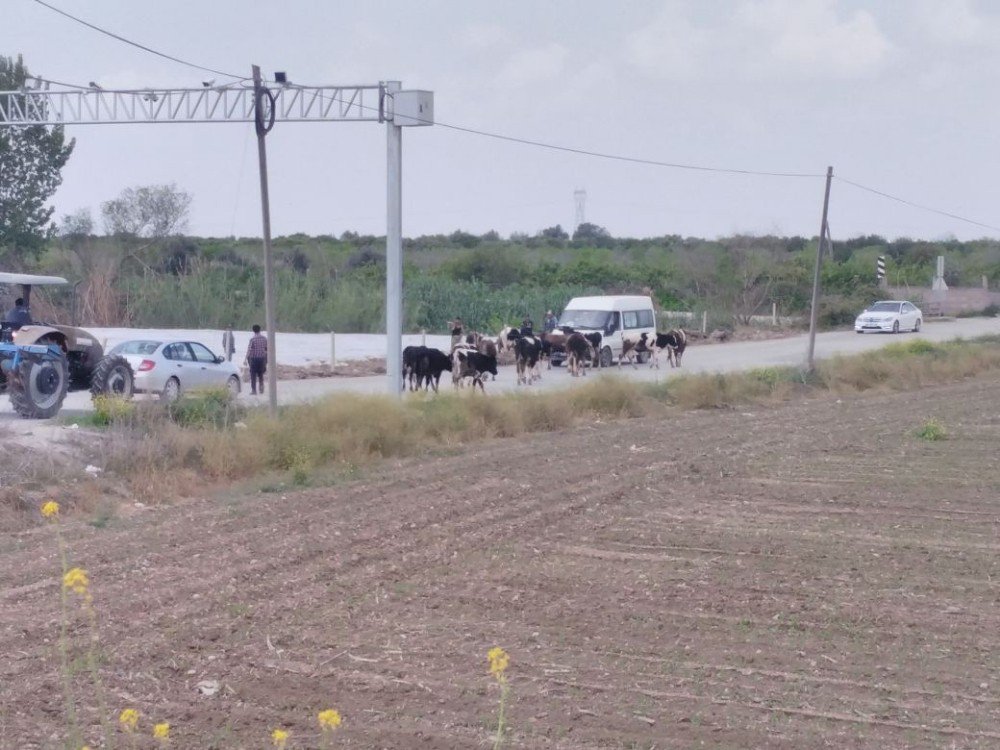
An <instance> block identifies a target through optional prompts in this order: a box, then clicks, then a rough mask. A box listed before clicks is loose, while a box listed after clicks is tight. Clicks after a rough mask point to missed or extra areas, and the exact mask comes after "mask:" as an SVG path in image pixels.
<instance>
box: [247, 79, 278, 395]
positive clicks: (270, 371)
mask: <svg viewBox="0 0 1000 750" xmlns="http://www.w3.org/2000/svg"><path fill="white" fill-rule="evenodd" d="M252 70H253V87H254V93H255V94H259V93H260V91H261V89H262V88H263V84H262V83H261V80H260V66H259V65H254V66H253V67H252ZM261 101H263V100H262V98H261V97H260V96H255V98H254V102H257V103H259V102H261ZM256 117H257V121H256V124H257V128H256V129H257V158H258V161H259V162H260V209H261V213H262V214H263V218H264V327H265V328H267V402H268V410H269V411H270V413H271V414H272V415H273V414H275V413H277V411H278V353H277V349H276V346H275V335H274V334H275V327H276V325H277V323H276V322H275V316H274V258H273V257H272V255H271V201H270V198H269V196H268V191H267V149H266V148H265V146H264V138H265V137H266V136H267V131H268V130H270V128H269V127H268V128H265V127H262V125H261V123H262V122H263V121H264V118H263V116H262V115H261V114H260V113H256ZM272 124H273V123H272Z"/></svg>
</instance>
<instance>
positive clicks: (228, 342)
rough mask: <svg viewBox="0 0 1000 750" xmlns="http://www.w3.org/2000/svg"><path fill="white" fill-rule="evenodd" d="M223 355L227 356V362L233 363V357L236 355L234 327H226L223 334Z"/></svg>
mask: <svg viewBox="0 0 1000 750" xmlns="http://www.w3.org/2000/svg"><path fill="white" fill-rule="evenodd" d="M222 353H223V354H225V355H226V361H227V362H232V361H233V355H234V354H236V337H235V336H234V335H233V327H232V326H226V330H225V331H223V332H222Z"/></svg>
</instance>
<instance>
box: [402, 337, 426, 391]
mask: <svg viewBox="0 0 1000 750" xmlns="http://www.w3.org/2000/svg"><path fill="white" fill-rule="evenodd" d="M426 352H427V347H426V346H408V347H406V348H404V349H403V390H406V381H407V380H409V381H410V390H411V391H415V390H417V388H418V387H419V385H418V382H417V362H418V361H420V358H421V357H423V356H424V355H425V353H426Z"/></svg>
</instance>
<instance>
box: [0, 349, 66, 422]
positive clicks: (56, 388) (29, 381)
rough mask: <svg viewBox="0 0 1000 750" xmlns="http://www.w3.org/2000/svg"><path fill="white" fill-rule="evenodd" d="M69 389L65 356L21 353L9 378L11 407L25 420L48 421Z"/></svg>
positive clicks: (50, 351)
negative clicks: (18, 361)
mask: <svg viewBox="0 0 1000 750" xmlns="http://www.w3.org/2000/svg"><path fill="white" fill-rule="evenodd" d="M68 389H69V370H68V368H67V365H66V357H64V356H63V355H62V354H57V353H56V352H54V351H53V350H51V349H50V350H49V351H47V352H45V354H34V353H31V352H21V362H20V363H19V364H18V366H17V367H16V368H14V369H12V370H11V371H10V373H9V375H8V391H9V392H10V404H11V406H13V407H14V411H16V412H17V413H18V414H20V415H21V416H22V417H24V418H25V419H49V418H50V417H54V416H55V415H56V414H58V413H59V409H60V408H62V403H63V400H64V399H65V398H66V391H67V390H68Z"/></svg>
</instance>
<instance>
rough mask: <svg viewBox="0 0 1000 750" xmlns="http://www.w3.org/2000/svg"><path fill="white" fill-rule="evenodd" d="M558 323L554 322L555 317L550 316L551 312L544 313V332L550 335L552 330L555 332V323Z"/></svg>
mask: <svg viewBox="0 0 1000 750" xmlns="http://www.w3.org/2000/svg"><path fill="white" fill-rule="evenodd" d="M558 322H559V321H557V320H556V316H555V315H553V314H552V311H551V310H549V311H548V312H547V313H545V323H544V326H545V332H546V333H552V332H553V331H554V330H556V323H558Z"/></svg>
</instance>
